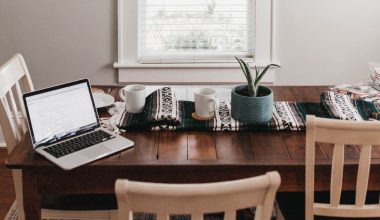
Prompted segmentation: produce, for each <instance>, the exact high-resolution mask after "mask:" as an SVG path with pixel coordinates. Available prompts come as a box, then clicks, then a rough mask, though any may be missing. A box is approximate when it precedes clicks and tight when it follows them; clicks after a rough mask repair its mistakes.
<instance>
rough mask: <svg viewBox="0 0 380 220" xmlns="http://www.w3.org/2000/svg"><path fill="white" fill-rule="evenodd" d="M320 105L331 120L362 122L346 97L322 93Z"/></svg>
mask: <svg viewBox="0 0 380 220" xmlns="http://www.w3.org/2000/svg"><path fill="white" fill-rule="evenodd" d="M321 105H322V106H323V108H324V109H325V110H326V111H327V113H328V115H329V116H330V117H331V118H335V119H343V120H354V121H362V120H363V118H362V117H361V115H360V114H359V112H358V110H357V109H356V108H355V106H354V105H353V103H352V100H351V99H350V97H349V96H348V95H345V94H340V93H335V92H323V93H322V94H321Z"/></svg>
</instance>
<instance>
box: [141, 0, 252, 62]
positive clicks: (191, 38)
mask: <svg viewBox="0 0 380 220" xmlns="http://www.w3.org/2000/svg"><path fill="white" fill-rule="evenodd" d="M253 9H254V5H253V0H181V1H178V0H140V1H139V3H138V13H137V14H138V15H137V16H138V60H139V62H141V63H162V62H166V63H168V62H194V61H197V62H218V61H221V62H226V61H228V60H233V59H234V56H240V57H253V38H254V35H253V28H254V13H253V11H254V10H253Z"/></svg>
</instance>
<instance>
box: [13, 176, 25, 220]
mask: <svg viewBox="0 0 380 220" xmlns="http://www.w3.org/2000/svg"><path fill="white" fill-rule="evenodd" d="M12 175H13V182H14V185H15V193H16V204H17V215H18V218H17V220H25V212H24V205H23V201H24V200H23V193H22V171H21V170H12Z"/></svg>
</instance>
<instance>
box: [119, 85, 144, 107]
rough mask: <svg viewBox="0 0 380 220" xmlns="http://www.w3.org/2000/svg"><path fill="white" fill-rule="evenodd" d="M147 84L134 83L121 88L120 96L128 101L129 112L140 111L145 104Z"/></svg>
mask: <svg viewBox="0 0 380 220" xmlns="http://www.w3.org/2000/svg"><path fill="white" fill-rule="evenodd" d="M145 90H146V89H145V86H144V85H139V84H133V85H128V86H125V87H124V88H122V89H121V90H120V93H119V95H120V98H121V99H123V100H124V101H125V103H126V108H127V112H130V113H140V112H142V111H143V110H144V106H145Z"/></svg>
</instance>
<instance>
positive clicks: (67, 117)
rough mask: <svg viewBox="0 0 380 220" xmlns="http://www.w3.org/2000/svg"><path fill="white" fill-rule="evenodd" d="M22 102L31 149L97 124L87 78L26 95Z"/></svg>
mask: <svg viewBox="0 0 380 220" xmlns="http://www.w3.org/2000/svg"><path fill="white" fill-rule="evenodd" d="M24 102H25V106H26V110H27V113H28V118H29V127H30V130H31V136H32V140H33V147H34V148H36V147H37V146H38V145H40V144H44V143H53V142H56V141H58V140H60V139H62V138H65V137H69V136H73V135H75V134H76V133H77V132H78V131H81V130H84V129H86V128H92V127H94V126H97V125H98V116H97V112H96V110H95V107H94V103H93V99H92V96H91V92H90V88H89V84H88V81H87V80H80V81H76V82H73V83H68V84H64V85H60V86H55V87H51V88H48V89H44V90H40V91H35V92H32V93H29V94H26V95H24Z"/></svg>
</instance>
